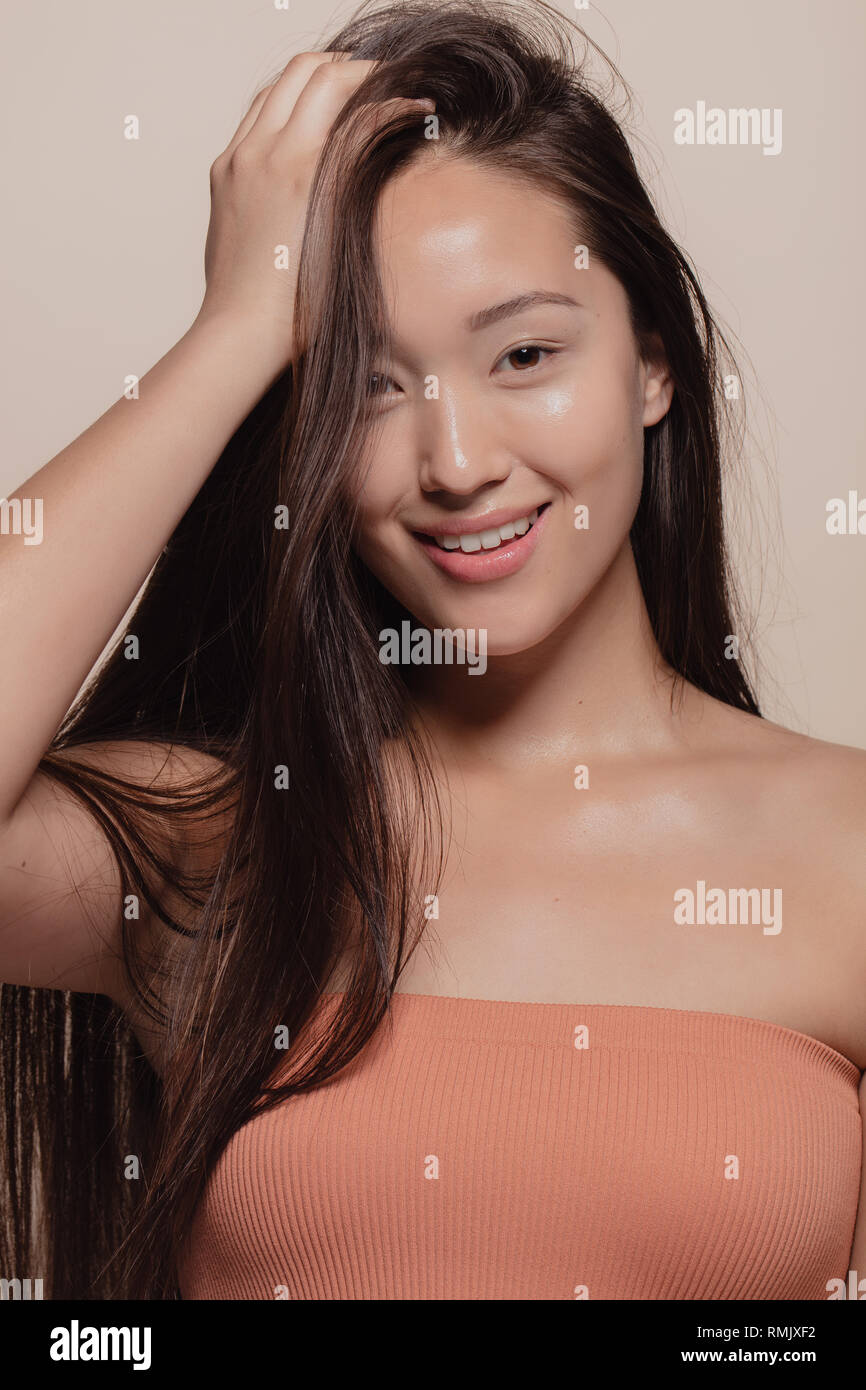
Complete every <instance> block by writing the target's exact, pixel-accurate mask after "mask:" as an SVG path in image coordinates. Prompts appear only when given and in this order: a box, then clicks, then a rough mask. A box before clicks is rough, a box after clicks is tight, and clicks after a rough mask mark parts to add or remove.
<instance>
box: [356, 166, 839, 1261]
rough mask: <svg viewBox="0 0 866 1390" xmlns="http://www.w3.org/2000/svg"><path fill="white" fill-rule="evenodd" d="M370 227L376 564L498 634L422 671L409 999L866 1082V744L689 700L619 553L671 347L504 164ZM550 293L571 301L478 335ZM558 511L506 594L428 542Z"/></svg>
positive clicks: (366, 551) (370, 453)
mask: <svg viewBox="0 0 866 1390" xmlns="http://www.w3.org/2000/svg"><path fill="white" fill-rule="evenodd" d="M377 235H378V255H379V258H380V263H381V266H382V271H383V280H384V288H385V293H386V307H387V311H388V313H389V316H390V321H391V324H392V327H393V329H394V333H395V349H394V355H393V358H392V360H391V361H388V362H382V363H381V364H379V366H380V371H381V373H382V374H383V375H384V376H385V377H386V378H388V380H387V381H384V382H382V383H380V385H381V386H382V387H383V388H384V390H383V394H382V395H381V398H380V403H381V414H380V416H379V417H378V420H377V429H376V430H375V431H374V432H373V434H372V436H371V438H370V440H369V442H368V448H367V450H366V455H365V457H364V459H363V460H362V464H363V469H362V475H361V477H362V479H363V490H362V492H361V496H360V506H361V511H360V517H361V526H360V530H359V535H358V538H357V546H358V551H359V553H360V555H361V556H362V558H363V559H364V561H365V562H366V563H367V564H368V565H369V567H370V568H371V569H372V570H373V571H374V572H375V573H376V575H378V577H379V578H380V579H381V580H382V582H383V583H384V584H385V585H386V586H387V587H388V588H389V589H390V590H391V591H392V592H393V593H394V594H396V595H397V596H398V597H399V598H400V599H401V601H402V602H403V603H404V604H405V606H406V607H407V609H408V610H409V611H410V613H412V614H414V615H415V617H416V619H418V620H419V621H421V622H423V623H425V624H427V625H428V626H434V627H435V626H438V627H451V628H478V627H486V628H487V631H488V665H487V670H486V672H485V674H484V675H483V676H482V677H481V678H480V679H474V680H473V679H470V678H469V677H468V675H467V673H466V670H465V668H463V667H459V666H444V665H440V666H426V667H412V668H410V669H409V673H408V674H409V679H410V680H411V681H412V684H413V693H414V695H415V698H416V700H417V702H418V706H419V708H420V711H421V717H422V718H423V721H424V723H425V726H426V727H427V728H428V729H429V730H430V731H431V732H432V734H433V736H434V738H435V741H436V746H437V749H438V751H439V753H440V754H441V757H442V764H443V767H444V774H445V775H444V777H443V779H442V787H441V790H442V791H443V792H444V799H445V804H446V806H447V807H448V810H449V812H450V817H451V820H450V826H451V837H450V840H449V841H448V859H447V863H446V868H445V873H444V876H443V879H442V882H441V884H440V885H438V893H439V902H438V907H439V916H438V918H437V919H436V920H434V921H431V922H430V923H429V924H428V927H427V929H426V930H425V937H424V941H423V945H422V949H420V950H418V951H416V952H415V953H414V955H413V956H412V957H411V958H410V960H409V962H408V964H407V965H406V967H405V968H404V970H403V973H402V974H401V977H400V985H399V988H400V989H401V990H406V991H409V992H414V993H421V994H424V993H427V994H449V995H464V996H467V997H469V998H495V999H514V1000H532V1001H536V1002H543V1001H549V1002H559V1003H568V1002H581V1001H582V1002H584V1003H622V1004H650V1005H657V1006H661V1007H667V1008H680V1009H699V1010H705V1011H715V1012H720V1013H733V1014H739V1015H741V1016H745V1017H752V1018H763V1019H768V1020H770V1021H773V1022H776V1023H780V1024H782V1025H784V1026H787V1027H792V1028H795V1029H798V1030H799V1031H801V1032H805V1033H808V1034H810V1035H812V1036H813V1037H818V1038H821V1039H823V1040H824V1041H826V1042H829V1043H830V1045H831V1046H835V1047H836V1048H837V1049H839V1050H840V1051H842V1052H844V1053H845V1054H846V1055H847V1056H849V1057H851V1058H852V1059H854V1060H855V1061H856V1062H857V1064H858V1065H859V1066H860V1067H863V1066H864V1065H866V1017H864V1012H863V1007H862V1000H863V997H864V988H866V933H864V932H863V929H862V921H863V915H864V907H866V904H864V901H863V876H862V873H860V874H858V871H857V869H856V865H857V864H858V862H860V856H861V853H862V852H861V850H860V848H859V846H860V845H861V842H862V821H863V817H864V813H866V794H864V786H866V777H864V775H863V767H864V763H866V755H864V754H863V753H862V752H858V751H857V750H853V749H847V748H838V747H835V746H833V745H830V744H826V743H821V742H818V741H817V740H814V739H808V738H805V737H803V736H801V735H799V734H796V733H793V732H791V731H789V730H786V729H784V728H782V727H780V726H779V725H777V724H773V723H770V722H769V721H762V720H759V719H756V718H754V717H753V716H750V715H747V714H744V713H742V712H741V711H738V710H735V709H732V708H731V707H729V706H727V705H724V704H723V703H721V702H719V701H717V700H714V699H712V698H711V697H709V696H707V695H705V694H703V693H702V692H700V691H698V690H697V689H696V688H695V687H693V686H691V685H688V684H686V685H685V687H684V689H683V690H682V696H681V698H680V699H679V700H678V702H677V703H675V705H674V707H673V708H672V707H671V699H670V696H671V686H670V680H669V675H670V673H669V672H667V671H666V668H665V666H664V663H663V662H662V661H661V659H660V655H659V652H658V648H657V645H656V643H655V640H654V638H653V635H652V632H651V629H650V625H649V621H648V617H647V612H646V607H645V604H644V601H643V596H642V593H641V589H640V584H639V582H638V577H637V574H636V571H635V566H634V561H633V557H632V553H631V548H630V545H629V543H628V536H629V529H630V527H631V524H632V519H633V516H634V513H635V509H636V507H637V504H638V497H639V494H640V487H641V474H642V458H643V431H644V429H645V428H646V427H647V426H649V425H651V424H653V423H655V422H656V421H657V420H659V419H660V418H661V417H662V416H663V414H664V412H665V411H666V410H667V409H668V408H669V405H670V401H671V399H672V387H671V382H670V380H669V377H668V375H667V372H666V367H665V362H664V358H663V356H662V355H661V354H660V353H659V354H658V355H657V356H656V358H655V359H654V360H652V361H650V362H644V361H642V360H641V358H640V355H639V352H638V348H637V345H636V343H635V340H634V337H633V334H632V331H631V327H630V323H629V317H628V312H627V302H626V297H625V294H624V291H623V289H622V287H621V286H620V284H619V282H618V281H617V280H616V278H615V277H614V276H613V275H612V274H611V273H610V272H608V271H607V270H606V269H605V267H604V266H603V265H602V264H601V263H600V262H599V261H598V260H597V259H593V258H591V263H590V266H589V268H588V269H586V270H577V269H575V267H574V246H575V244H576V243H577V242H578V241H579V240H580V237H579V235H577V234H576V233H575V230H574V229H573V228H572V227H571V225H570V222H569V218H568V215H567V213H566V210H565V209H564V208H563V207H562V206H561V205H560V204H559V203H558V202H557V201H556V200H554V199H553V198H550V197H545V196H543V195H541V194H540V193H539V191H538V190H537V189H535V188H529V187H527V186H525V185H524V184H522V183H521V182H520V181H519V180H515V179H514V178H511V177H506V176H505V175H504V174H503V173H501V172H500V171H495V172H494V171H491V170H489V169H483V168H478V167H473V166H470V165H469V164H467V163H465V162H460V161H453V160H452V161H449V160H447V159H445V158H443V157H441V156H440V155H431V156H430V157H428V158H426V159H425V162H424V163H423V164H419V165H415V166H412V167H411V168H409V169H408V170H405V171H404V172H403V173H402V174H401V175H400V176H399V177H398V178H397V179H395V180H394V181H393V182H392V183H391V184H389V185H388V186H387V188H386V190H385V192H384V193H383V197H382V200H381V204H380V209H379V220H378V224H377ZM535 290H544V291H548V292H554V293H556V294H558V295H568V296H571V297H572V298H573V299H576V300H577V301H579V306H580V307H575V306H574V305H572V306H569V305H562V304H538V305H536V306H534V307H532V308H529V309H526V310H524V311H523V312H522V313H521V314H519V315H517V314H515V315H513V316H512V317H510V318H508V319H502V320H500V321H498V322H495V323H493V322H489V323H487V325H486V326H485V327H483V328H480V329H478V330H477V331H474V332H473V331H470V329H469V327H468V326H467V323H466V320H467V319H468V318H469V316H471V315H476V314H479V313H480V312H481V311H483V310H485V309H488V308H489V307H490V306H493V305H496V304H499V303H500V302H502V301H503V300H508V299H511V298H512V297H513V296H514V295H516V294H518V293H523V292H529V291H535ZM522 346H532V347H537V348H540V349H550V351H551V355H550V356H547V355H546V354H545V353H544V352H542V353H540V354H539V353H537V352H536V353H533V352H528V353H520V352H519V351H517V350H519V349H520V348H521V347H522ZM515 353H516V354H517V355H516V356H515V355H514V354H515ZM524 364H526V365H524ZM431 376H434V377H435V378H436V379H437V381H438V392H439V394H438V398H437V399H428V398H427V395H425V383H426V381H427V380H428V379H429V378H430V377H431ZM428 394H429V392H428ZM360 481H361V479H359V483H360ZM545 502H546V503H549V507H548V510H547V512H545V513H542V517H541V520H543V521H544V530H543V532H542V533H541V534H540V536H539V538H538V541H537V543H536V545H535V548H534V550H533V551H532V553H531V554H530V555H529V556H528V558H527V559H526V560H525V561H524V563H523V564H522V565H521V566H520V567H519V568H517V569H516V570H515V571H514V572H513V573H511V574H509V575H508V576H507V577H505V578H501V579H494V580H490V581H485V582H468V581H467V580H466V579H458V578H456V577H454V576H452V575H450V574H446V573H443V572H442V570H440V569H439V568H438V567H437V566H436V565H434V564H433V563H432V562H431V560H430V557H429V555H428V553H427V552H426V550H425V548H424V547H423V546H422V545H421V543H420V542H419V541H418V540H417V539H416V537H415V535H414V534H413V533H414V532H415V531H416V530H417V529H421V530H431V531H434V532H443V533H446V534H447V529H448V524H449V522H450V524H451V525H452V526H456V525H457V524H458V521H459V519H465V518H466V517H471V516H477V515H478V514H483V513H485V512H487V511H488V510H494V511H497V510H499V509H501V508H511V507H513V508H514V514H515V515H516V514H520V513H521V512H524V513H525V512H529V511H531V510H532V509H533V508H535V507H537V506H539V505H540V504H542V503H545ZM576 505H583V506H586V507H588V509H589V529H588V530H576V529H575V527H574V508H575V506H576ZM531 535H532V532H530V536H531ZM489 553H490V555H493V554H495V553H496V552H489ZM468 558H469V560H470V561H471V560H472V559H473V558H475V557H472V556H470V557H468ZM581 765H582V766H585V767H586V768H587V769H588V774H589V785H588V787H587V788H586V789H584V790H577V789H576V788H575V785H574V770H575V768H576V767H578V766H581ZM699 880H704V881H706V882H707V883H710V882H711V883H714V884H720V885H725V886H726V887H729V886H743V887H750V886H752V885H756V886H760V887H762V888H763V887H766V888H770V889H775V888H779V889H781V890H782V893H783V899H784V927H783V929H782V931H781V932H780V933H779V934H778V935H776V936H767V935H764V934H763V933H762V932H761V929H760V927H759V928H757V930H755V929H752V928H744V927H728V928H717V929H710V928H707V927H684V926H682V925H678V924H677V923H675V921H674V917H673V894H674V893H675V891H676V890H677V889H680V888H682V887H688V886H691V887H694V886H695V885H696V884H697V882H698V881H699ZM426 891H432V889H431V887H430V886H429V885H427V887H426ZM827 923H832V936H833V943H834V945H833V949H832V951H829V952H828V951H827V949H826V924H827ZM341 980H342V981H344V980H345V976H341V974H340V971H338V972H337V974H336V976H335V977H334V980H333V987H334V988H339V987H340V984H341ZM863 1237H864V1240H866V1223H864V1232H863Z"/></svg>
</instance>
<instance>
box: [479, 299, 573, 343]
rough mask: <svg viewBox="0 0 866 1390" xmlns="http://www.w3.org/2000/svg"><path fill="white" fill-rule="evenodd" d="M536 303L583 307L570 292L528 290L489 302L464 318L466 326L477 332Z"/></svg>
mask: <svg viewBox="0 0 866 1390" xmlns="http://www.w3.org/2000/svg"><path fill="white" fill-rule="evenodd" d="M537 304H565V305H567V306H568V307H570V308H572V309H582V308H583V305H582V304H579V303H578V301H577V300H576V299H572V297H571V295H570V294H557V293H556V292H555V291H554V290H528V291H527V292H526V294H518V295H515V296H514V298H513V299H505V300H503V302H502V303H501V304H491V305H490V307H489V308H487V309H479V310H478V312H477V313H475V314H470V316H469V318H468V319H466V328H467V329H468V330H469V332H470V333H477V332H478V331H479V330H480V329H482V328H489V327H490V325H491V324H492V323H498V322H499V320H500V319H508V318H511V317H512V315H514V314H520V313H522V312H523V310H524V309H533V308H535V306H536V305H537Z"/></svg>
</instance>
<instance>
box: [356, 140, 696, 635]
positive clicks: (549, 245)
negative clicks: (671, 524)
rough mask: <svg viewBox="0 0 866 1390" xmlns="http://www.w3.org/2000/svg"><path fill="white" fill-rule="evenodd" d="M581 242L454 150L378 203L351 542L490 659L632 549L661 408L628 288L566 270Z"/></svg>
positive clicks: (663, 379) (555, 209)
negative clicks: (646, 460) (379, 346)
mask: <svg viewBox="0 0 866 1390" xmlns="http://www.w3.org/2000/svg"><path fill="white" fill-rule="evenodd" d="M575 240H576V239H575V236H574V234H573V231H572V229H571V227H570V223H569V215H568V211H567V209H566V208H565V207H564V206H563V205H562V204H561V203H560V202H559V201H558V200H556V199H555V198H553V197H548V196H546V195H544V194H541V193H539V191H538V189H537V188H536V187H534V186H532V185H529V184H527V183H525V182H523V181H521V180H520V179H519V178H518V177H517V176H514V175H508V174H505V173H500V172H494V171H491V170H490V169H488V168H484V167H482V166H478V165H474V164H472V163H470V162H468V161H465V160H460V159H455V158H447V159H442V158H438V157H435V156H434V157H429V156H428V157H425V158H424V159H423V160H422V161H419V162H417V163H415V164H413V165H412V166H410V167H409V168H408V169H407V170H405V171H404V172H403V173H401V174H400V175H399V176H397V177H396V178H395V179H393V180H391V182H390V183H389V184H388V185H387V186H386V188H385V189H384V191H383V194H382V197H381V200H380V204H379V210H378V217H377V225H376V245H377V254H378V260H379V267H380V271H381V274H382V284H383V289H384V293H385V303H386V309H387V312H388V315H389V320H390V324H391V327H392V330H393V334H394V345H393V356H392V357H391V359H390V360H388V361H384V360H383V361H382V362H381V363H379V364H378V366H377V374H376V378H375V380H374V381H373V382H372V383H371V391H372V392H373V394H374V395H375V399H376V403H377V410H378V415H377V421H376V426H375V428H374V429H373V431H372V432H371V435H370V437H369V440H368V444H367V447H366V450H365V454H364V458H363V460H362V471H361V477H362V479H363V487H362V491H361V493H360V497H359V522H358V531H357V534H356V540H355V547H356V550H357V552H358V554H359V555H360V557H361V559H362V560H363V561H364V563H365V564H366V565H367V566H368V567H369V568H370V569H371V570H372V571H373V573H374V574H375V575H376V576H377V578H378V579H379V580H380V581H381V582H382V583H383V584H384V585H385V587H386V588H387V589H389V590H390V592H391V593H392V594H394V595H395V597H396V598H398V599H399V600H400V602H401V603H403V604H404V606H405V607H406V608H407V609H408V610H409V612H410V613H412V614H414V615H415V617H416V618H417V619H418V620H419V622H420V623H422V624H424V625H425V626H427V627H430V628H461V629H469V628H474V629H476V630H477V629H479V628H483V629H486V631H487V653H488V656H495V655H506V654H510V653H514V652H520V651H525V650H527V649H528V648H530V647H532V646H534V645H535V644H536V643H538V642H540V641H542V640H543V639H544V638H545V637H546V636H548V634H549V633H551V632H552V631H554V629H555V628H557V627H558V626H559V625H560V624H561V623H563V622H564V621H565V620H566V619H567V618H568V617H569V615H571V614H572V613H573V612H574V611H575V609H576V608H577V607H578V605H579V604H581V603H582V601H583V600H584V599H585V598H586V596H587V595H588V594H589V593H590V592H591V590H592V589H593V587H594V586H595V585H596V584H598V582H599V580H600V579H601V578H602V577H603V575H604V574H605V573H606V572H607V570H608V569H609V567H610V566H611V564H612V562H613V561H614V560H615V559H616V557H617V556H618V554H619V553H620V551H621V550H622V548H623V546H624V545H627V543H628V534H629V530H630V527H631V524H632V520H633V518H634V515H635V512H636V510H637V505H638V500H639V497H640V491H641V481H642V473H643V430H644V427H645V426H647V425H652V424H654V423H655V422H656V421H657V420H659V419H661V417H662V416H663V415H664V413H665V411H666V410H667V408H668V406H669V404H670V399H671V394H672V387H671V385H670V382H669V379H668V376H667V374H666V369H665V364H664V362H663V360H660V361H659V362H657V363H655V364H653V363H644V362H642V361H641V359H640V356H639V352H638V348H637V345H636V342H635V339H634V335H633V333H632V330H631V326H630V323H629V317H628V307H627V300H626V296H625V292H624V290H623V288H622V286H621V285H620V283H619V281H618V280H617V279H616V278H615V276H613V275H612V274H611V273H610V272H609V271H608V270H607V269H606V268H605V267H604V266H602V265H601V264H600V263H599V262H598V261H597V260H595V261H594V260H593V258H592V257H590V263H589V265H588V267H586V268H576V266H575V252H576V246H575ZM579 264H580V261H579V260H578V265H579ZM542 294H543V295H545V296H550V297H551V298H550V300H549V302H542V300H541V299H540V295H542ZM529 296H539V299H538V302H536V303H528V302H526V303H524V304H523V306H522V307H521V306H520V305H518V304H515V303H513V302H512V301H515V300H516V299H517V298H518V297H521V298H522V297H526V299H527V300H528V297H529ZM553 296H556V300H555V301H554V299H553V298H552V297H553ZM501 306H504V307H501ZM576 509H578V510H577V511H576ZM582 509H585V510H582ZM536 511H537V512H539V513H540V514H539V517H538V520H537V521H536V522H535V524H534V525H533V526H532V528H531V529H530V530H529V532H528V533H526V534H525V535H524V536H521V535H520V534H519V533H520V531H521V530H523V529H525V528H524V527H523V524H522V523H519V524H518V526H517V530H516V532H515V533H512V538H510V539H509V537H508V530H507V529H506V535H505V538H504V539H502V540H501V543H500V544H497V545H495V547H494V542H497V541H499V540H500V534H499V533H498V531H497V530H496V528H497V526H498V525H499V523H507V522H508V521H510V520H515V519H517V520H518V521H519V519H520V518H528V517H531V516H532V514H533V513H534V512H536ZM576 521H577V522H578V525H576V524H575V522H576ZM484 533H486V535H485V534H484ZM467 536H468V539H467ZM435 537H438V538H439V539H440V540H441V539H442V538H443V537H444V538H448V537H450V538H451V539H446V541H445V546H446V548H445V549H442V548H440V547H439V546H438V545H437V542H436V540H435V539H431V538H435ZM454 537H457V538H458V539H459V548H458V542H457V541H455V540H454ZM479 537H480V539H479Z"/></svg>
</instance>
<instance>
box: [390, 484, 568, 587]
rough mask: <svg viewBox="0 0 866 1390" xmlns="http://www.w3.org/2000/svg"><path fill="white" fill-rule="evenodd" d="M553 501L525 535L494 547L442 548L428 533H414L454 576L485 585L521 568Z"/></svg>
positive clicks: (432, 558)
mask: <svg viewBox="0 0 866 1390" xmlns="http://www.w3.org/2000/svg"><path fill="white" fill-rule="evenodd" d="M549 511H550V503H548V504H547V506H546V507H545V508H544V510H543V511H542V512H539V514H538V518H537V519H536V521H535V522H534V523H533V525H532V526H530V528H529V530H528V531H527V532H526V533H525V534H524V535H522V536H515V537H514V540H513V541H503V543H502V545H498V546H497V547H496V549H495V550H475V551H473V552H472V553H471V554H469V555H467V554H466V552H465V551H463V550H443V549H442V548H441V546H438V545H437V544H436V542H435V541H434V540H433V539H432V538H430V537H427V536H419V535H418V534H417V532H416V533H414V534H415V540H416V541H417V542H418V544H419V545H420V546H421V548H422V549H423V550H424V551H425V552H426V554H427V555H428V556H429V557H430V559H431V560H432V561H433V563H434V565H437V566H438V567H439V569H441V570H444V571H445V573H446V574H449V575H450V576H451V578H452V579H460V580H462V582H463V583H464V584H486V583H488V582H489V581H490V580H492V579H506V578H507V577H508V575H510V574H516V572H517V571H518V570H519V569H522V568H523V566H524V565H525V564H526V562H527V560H528V559H529V557H530V555H531V554H532V552H533V550H534V549H535V547H536V546H537V545H538V542H539V540H540V539H541V533H542V531H543V529H544V525H545V522H546V521H547V514H548V512H549Z"/></svg>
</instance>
